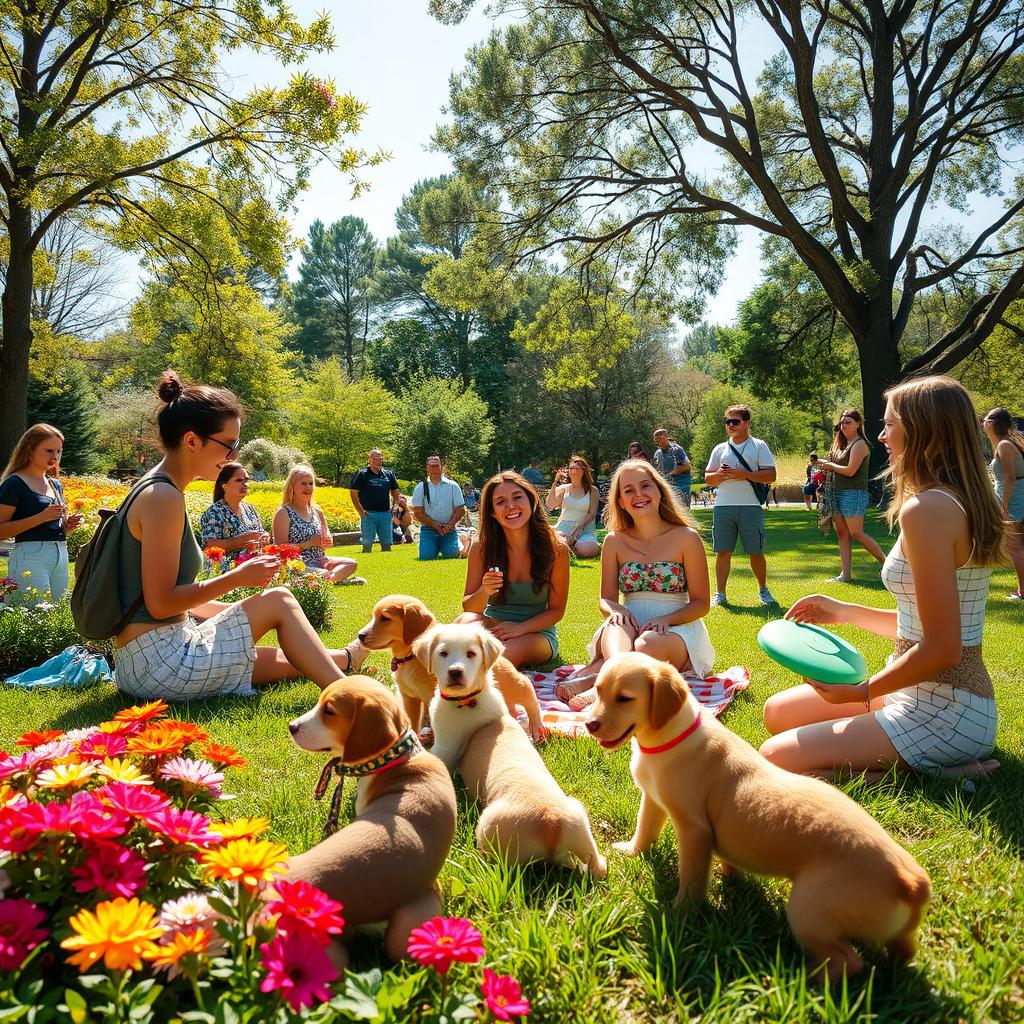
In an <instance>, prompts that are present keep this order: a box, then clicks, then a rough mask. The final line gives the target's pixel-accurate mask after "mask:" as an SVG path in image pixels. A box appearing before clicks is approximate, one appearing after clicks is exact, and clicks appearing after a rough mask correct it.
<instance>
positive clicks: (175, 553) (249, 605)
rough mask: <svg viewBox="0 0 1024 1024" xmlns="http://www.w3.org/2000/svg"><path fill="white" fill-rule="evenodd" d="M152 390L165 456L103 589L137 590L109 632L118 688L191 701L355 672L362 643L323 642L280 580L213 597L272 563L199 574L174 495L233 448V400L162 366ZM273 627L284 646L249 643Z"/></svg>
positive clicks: (272, 572)
mask: <svg viewBox="0 0 1024 1024" xmlns="http://www.w3.org/2000/svg"><path fill="white" fill-rule="evenodd" d="M158 392H159V394H160V398H161V399H162V400H163V406H162V407H161V408H160V411H159V412H158V413H157V426H158V428H159V430H160V440H161V443H162V445H163V448H164V451H165V454H164V458H163V459H162V460H161V462H160V463H159V464H158V465H157V466H156V467H155V468H154V469H152V470H151V471H150V472H149V473H148V474H147V475H146V476H145V477H144V478H143V481H140V484H141V483H142V482H144V481H148V480H151V479H153V478H156V479H157V480H158V482H157V483H152V484H149V485H148V486H145V488H144V489H143V490H142V492H141V493H140V494H139V495H138V497H137V498H136V499H135V500H134V501H133V503H132V505H131V508H130V509H129V511H128V515H127V518H126V520H125V525H124V528H123V529H122V531H121V535H120V538H119V543H120V549H119V550H120V595H114V594H111V595H110V598H111V601H116V600H119V607H120V608H130V607H131V606H132V604H133V603H134V602H135V601H136V600H137V599H138V598H139V597H140V596H141V598H142V604H141V606H140V607H139V608H138V610H137V611H136V612H135V614H134V615H133V616H132V617H131V620H130V621H129V624H128V625H127V626H125V628H124V629H123V630H122V631H121V632H120V633H119V634H118V636H117V638H116V643H117V648H118V650H117V655H116V664H117V668H116V678H117V686H118V689H120V690H121V691H122V692H123V693H125V694H127V695H129V696H130V697H133V698H135V699H139V700H155V699H157V698H163V699H164V700H171V701H173V700H191V699H194V698H198V697H213V696H219V695H222V694H246V693H252V688H253V686H262V685H264V684H266V683H272V682H276V681H277V680H279V679H294V678H296V677H298V676H306V677H308V678H309V679H312V680H313V682H315V683H316V684H317V685H318V686H320V687H321V688H322V687H325V686H327V685H328V684H329V683H332V682H334V680H336V679H337V678H338V677H339V676H340V675H341V674H342V672H343V671H347V670H349V669H351V668H358V666H359V664H360V663H361V661H362V659H365V657H366V653H367V652H366V650H365V648H363V647H362V645H359V646H358V647H353V648H352V649H351V650H350V649H344V650H340V651H329V650H327V649H326V648H325V647H324V645H323V643H322V642H321V640H320V637H319V636H317V633H316V630H314V629H313V627H312V626H311V625H310V624H309V622H308V621H307V620H306V616H305V615H304V614H303V612H302V609H301V608H300V607H299V604H298V602H297V601H296V600H295V598H294V597H293V596H292V594H291V593H290V592H289V591H288V590H286V589H284V588H283V587H275V588H273V589H271V590H267V591H265V592H264V593H262V594H256V595H255V596H253V597H248V598H246V599H245V600H243V601H239V602H238V603H237V604H225V603H224V602H222V601H218V600H217V598H218V597H221V596H223V595H224V594H227V593H228V592H229V591H232V590H235V589H236V588H238V587H265V586H266V585H267V584H268V583H269V582H270V581H271V580H272V579H273V578H274V577H275V576H276V575H277V573H278V570H279V569H280V567H281V562H280V559H279V558H277V556H274V555H259V556H257V557H255V558H250V559H249V560H248V561H245V562H243V563H242V564H241V565H239V566H238V567H237V568H235V569H231V570H229V571H228V572H225V573H223V574H222V575H220V576H214V577H213V578H211V579H208V580H200V581H198V582H197V580H196V577H197V576H198V575H199V571H200V569H201V568H202V565H203V554H202V552H201V551H200V549H199V545H198V544H197V543H196V537H195V534H194V533H193V532H192V526H191V524H190V523H189V520H188V515H187V512H186V509H185V496H184V493H183V492H184V490H185V488H186V487H187V486H188V485H189V484H190V483H191V482H192V481H193V480H213V479H214V478H215V477H216V476H217V475H218V473H219V472H220V470H221V468H222V467H223V466H224V461H225V459H230V458H232V456H234V454H235V453H236V452H237V451H238V445H239V434H240V432H241V429H242V414H241V408H240V406H239V404H238V399H237V398H235V396H234V395H233V394H232V393H231V392H230V391H226V390H225V389H223V388H209V387H204V386H202V385H188V386H185V385H184V384H182V382H181V381H180V380H179V378H178V375H177V374H176V373H174V371H173V370H167V371H165V373H164V375H163V377H162V378H161V380H160V385H159V388H158ZM139 486H140V485H139V484H137V485H136V487H139ZM197 619H204V620H205V621H203V622H201V623H200V622H197V621H196V620H197ZM271 630H276V632H277V638H278V640H279V642H280V644H281V648H280V649H279V648H277V647H257V646H256V641H257V640H259V639H260V637H262V636H263V635H264V634H266V633H269V632H270V631H271ZM353 651H354V652H355V653H354V654H353Z"/></svg>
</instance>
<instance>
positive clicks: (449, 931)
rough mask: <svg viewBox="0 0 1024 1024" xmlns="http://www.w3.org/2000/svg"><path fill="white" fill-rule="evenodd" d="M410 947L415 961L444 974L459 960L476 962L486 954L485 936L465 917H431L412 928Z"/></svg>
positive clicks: (468, 962) (467, 962)
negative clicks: (417, 926)
mask: <svg viewBox="0 0 1024 1024" xmlns="http://www.w3.org/2000/svg"><path fill="white" fill-rule="evenodd" d="M407 948H408V952H409V956H411V957H412V958H413V960H415V961H416V962H417V963H421V964H423V965H424V966H426V967H433V968H434V970H435V971H437V973H438V974H441V975H444V974H447V973H448V969H449V968H450V967H451V965H452V964H453V963H454V962H455V961H456V960H458V961H459V962H460V963H464V964H475V963H476V962H477V961H478V960H479V959H480V958H481V957H482V956H483V955H484V944H483V936H482V935H481V934H480V933H479V932H478V931H477V930H476V928H475V927H474V926H473V922H472V921H467V920H466V919H465V918H464V917H432V918H431V919H430V920H429V921H425V922H424V923H423V925H422V926H421V927H419V928H413V930H412V931H411V932H410V933H409V945H408V947H407Z"/></svg>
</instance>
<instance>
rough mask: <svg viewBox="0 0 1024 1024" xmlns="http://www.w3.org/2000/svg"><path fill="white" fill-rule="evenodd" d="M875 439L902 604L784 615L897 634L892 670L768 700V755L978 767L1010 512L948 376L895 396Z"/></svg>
mask: <svg viewBox="0 0 1024 1024" xmlns="http://www.w3.org/2000/svg"><path fill="white" fill-rule="evenodd" d="M886 398H887V400H888V404H887V405H886V409H885V419H884V428H883V430H882V433H881V435H880V436H879V440H880V441H881V442H882V444H884V445H885V447H886V448H887V449H888V451H889V460H890V461H889V472H890V474H891V477H892V484H893V488H894V495H893V501H892V504H891V505H890V507H889V522H890V526H891V525H892V523H893V522H895V521H898V522H899V524H900V536H899V538H898V539H897V541H896V544H895V545H894V546H893V548H892V550H891V551H890V552H889V556H888V557H887V558H886V560H885V564H884V565H883V566H882V582H883V583H884V584H885V588H886V589H887V590H888V591H889V593H890V594H892V596H893V599H894V600H895V602H896V609H895V611H887V610H883V609H879V608H867V607H865V606H864V605H859V604H849V603H847V602H845V601H837V600H836V599H835V598H831V597H823V596H822V595H821V594H815V595H813V596H811V597H805V598H802V599H801V600H800V601H797V603H796V604H795V605H793V607H792V608H790V609H789V611H788V612H787V613H786V615H787V617H788V618H790V619H793V620H795V621H797V622H818V623H823V624H833V623H846V624H849V625H853V626H859V627H860V628H862V629H866V630H869V631H870V632H872V633H877V634H879V635H880V636H887V637H892V638H893V640H895V643H896V648H895V651H894V652H893V655H892V657H891V658H890V659H889V660H888V662H887V663H886V664H885V666H884V667H883V668H882V669H880V670H879V671H878V672H876V673H874V675H872V676H871V677H870V678H868V679H867V680H866V681H865V682H863V683H859V684H858V685H856V686H822V685H819V684H817V683H814V682H813V681H811V680H808V681H807V682H805V683H804V684H803V685H800V686H794V687H791V688H790V689H788V690H785V691H784V692H782V693H778V694H776V695H775V696H773V697H770V698H769V699H768V701H767V702H766V704H765V709H764V722H765V725H766V726H767V727H768V731H769V732H770V733H772V734H773V735H772V738H771V739H769V740H768V741H767V742H766V743H765V744H764V745H763V746H762V747H761V753H762V754H764V756H765V757H767V758H768V760H769V761H772V762H773V763H775V764H777V765H779V766H781V767H782V768H787V769H788V770H790V771H793V772H801V773H805V774H813V775H823V776H830V775H831V774H832V773H833V772H834V771H835V770H837V769H852V770H853V771H854V772H858V773H859V772H865V773H866V774H867V775H868V777H871V778H874V777H877V776H878V775H879V774H880V773H883V772H885V771H888V770H889V769H891V768H893V767H896V768H897V769H900V770H908V769H916V770H918V771H922V772H930V773H936V774H943V775H949V776H957V775H961V776H962V775H967V776H977V775H983V774H986V773H987V772H990V771H992V770H994V769H995V768H996V767H997V766H998V762H997V761H993V760H989V759H988V757H989V754H990V753H991V752H992V748H993V745H994V743H995V737H996V702H995V692H994V690H993V687H992V680H991V679H990V678H989V674H988V671H987V670H986V668H985V663H984V662H983V661H982V657H981V636H982V627H983V626H984V621H985V598H986V596H987V594H988V588H989V581H990V578H991V575H992V569H993V566H995V565H997V564H999V563H1000V562H1002V561H1004V560H1005V555H1006V534H1005V530H1004V526H1005V523H1004V518H1003V510H1002V508H1001V506H1000V505H999V502H998V501H997V500H996V496H995V494H994V493H993V490H992V486H991V483H990V482H989V479H988V467H987V466H986V464H985V459H984V457H983V455H982V451H981V438H980V434H979V431H978V420H977V416H976V414H975V411H974V408H973V407H972V405H971V400H970V398H969V397H968V395H967V392H966V391H964V389H963V387H962V386H961V385H960V384H959V383H958V382H957V381H955V380H952V379H950V378H949V377H924V378H922V379H920V380H911V381H907V382H906V383H905V384H900V385H899V386H898V387H895V388H892V389H891V390H889V391H887V392H886Z"/></svg>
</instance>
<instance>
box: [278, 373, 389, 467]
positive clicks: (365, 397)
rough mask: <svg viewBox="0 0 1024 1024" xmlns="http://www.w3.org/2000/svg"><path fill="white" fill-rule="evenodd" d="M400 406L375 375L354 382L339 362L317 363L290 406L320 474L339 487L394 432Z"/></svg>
mask: <svg viewBox="0 0 1024 1024" xmlns="http://www.w3.org/2000/svg"><path fill="white" fill-rule="evenodd" d="M397 406H398V403H397V401H396V399H395V397H394V395H392V394H391V393H390V392H389V391H388V390H387V389H386V388H385V387H384V385H383V384H381V383H380V381H379V380H377V379H376V377H372V376H370V375H366V376H365V377H362V378H360V379H359V380H358V381H354V380H351V379H350V378H349V377H348V375H347V374H346V373H345V369H344V367H343V366H342V365H341V363H340V362H339V361H338V360H337V359H324V360H322V361H320V362H317V363H314V364H313V368H312V371H311V374H310V377H309V380H307V381H306V382H304V384H303V385H302V386H301V388H300V389H299V394H298V397H297V398H296V400H295V401H294V402H293V403H292V409H291V413H292V422H293V423H294V425H295V430H296V432H297V434H298V437H299V440H300V442H301V443H302V447H303V448H304V449H305V450H306V451H307V452H308V453H309V456H310V459H311V461H312V464H313V467H314V468H315V469H316V471H317V472H318V473H320V474H321V475H323V476H326V477H329V478H331V479H333V480H334V482H335V484H339V485H340V483H341V478H342V474H343V473H344V472H346V471H350V470H354V469H355V468H356V466H358V465H362V464H363V462H365V459H366V453H367V452H368V451H369V450H370V449H371V448H374V447H379V448H383V447H384V446H385V445H387V443H388V441H389V440H390V439H391V437H392V436H393V434H394V431H395V425H396V418H397V413H398V408H397Z"/></svg>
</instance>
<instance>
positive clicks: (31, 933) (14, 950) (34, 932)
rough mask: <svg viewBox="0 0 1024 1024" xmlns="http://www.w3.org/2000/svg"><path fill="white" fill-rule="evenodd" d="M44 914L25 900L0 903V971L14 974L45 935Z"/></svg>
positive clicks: (46, 934)
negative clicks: (43, 926)
mask: <svg viewBox="0 0 1024 1024" xmlns="http://www.w3.org/2000/svg"><path fill="white" fill-rule="evenodd" d="M45 920H46V915H45V914H44V913H43V912H42V911H41V910H40V909H39V908H38V907H37V906H36V905H35V904H34V903H30V902H29V901H28V900H19V899H13V900H0V969H2V970H5V971H16V970H17V969H18V968H19V967H20V966H21V965H22V964H23V963H24V962H25V957H27V956H28V955H29V953H31V952H32V950H33V949H35V948H36V946H38V945H39V943H40V942H43V941H44V940H45V939H46V937H47V936H48V935H49V932H47V930H46V929H45V928H40V927H39V925H41V924H42V923H43V922H44V921H45Z"/></svg>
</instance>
